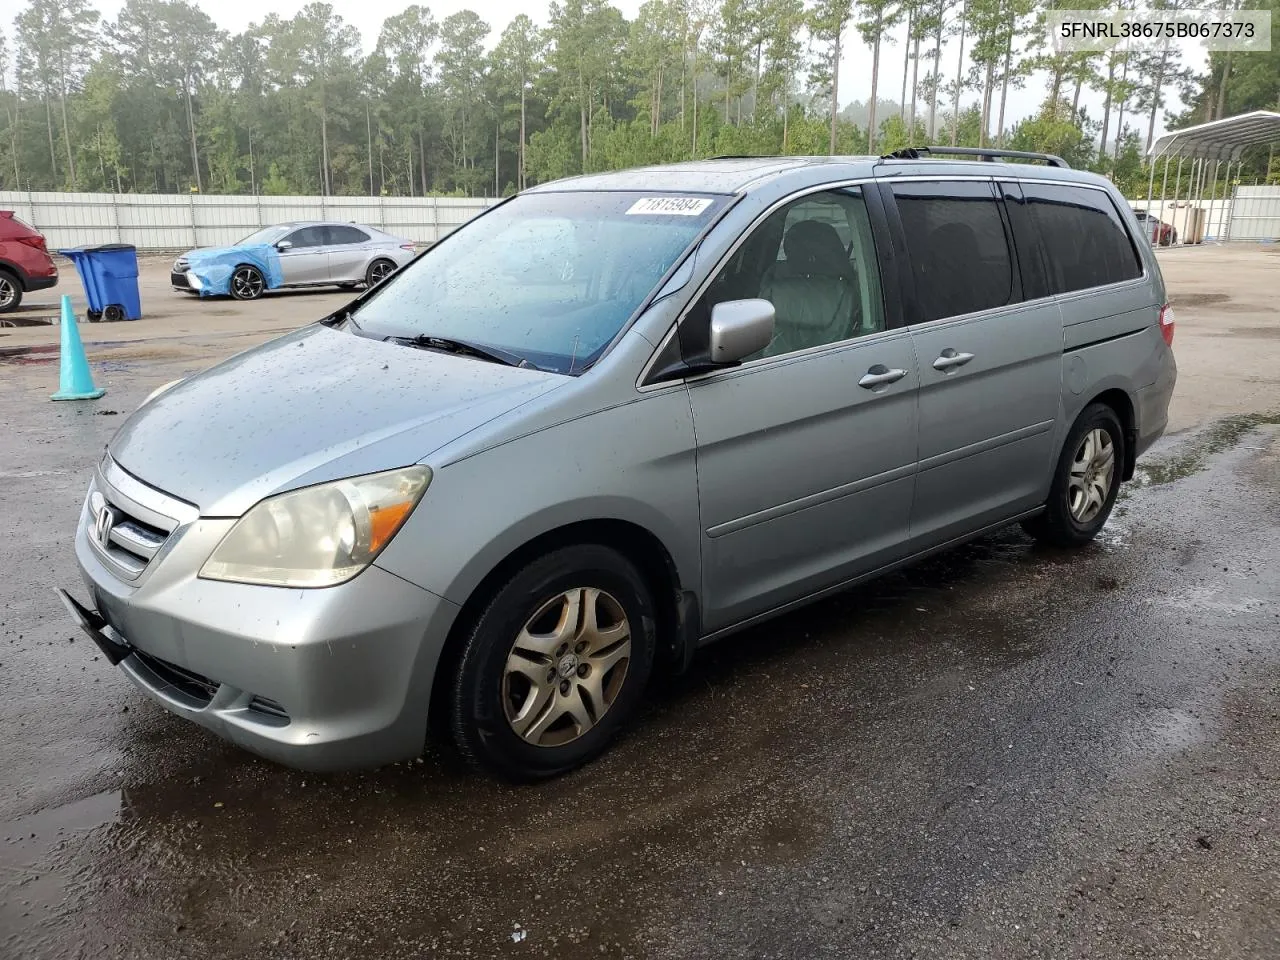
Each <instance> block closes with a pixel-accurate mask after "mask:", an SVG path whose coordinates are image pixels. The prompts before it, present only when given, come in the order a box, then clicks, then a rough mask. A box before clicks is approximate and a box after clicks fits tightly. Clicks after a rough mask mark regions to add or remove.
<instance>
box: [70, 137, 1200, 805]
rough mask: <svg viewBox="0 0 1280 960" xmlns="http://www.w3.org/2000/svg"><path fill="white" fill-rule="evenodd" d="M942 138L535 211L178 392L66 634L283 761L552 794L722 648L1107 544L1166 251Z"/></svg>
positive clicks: (85, 554)
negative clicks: (460, 773)
mask: <svg viewBox="0 0 1280 960" xmlns="http://www.w3.org/2000/svg"><path fill="white" fill-rule="evenodd" d="M944 152H945V153H948V154H955V153H959V152H960V151H953V150H952V151H941V150H938V149H935V150H933V151H932V152H927V151H919V152H917V151H906V152H903V153H900V154H897V155H893V156H890V157H883V158H875V157H865V158H856V157H855V158H763V159H724V160H711V161H702V162H692V163H686V164H679V165H675V166H666V167H655V168H650V169H638V170H628V171H623V172H618V173H609V174H600V175H589V176H583V177H578V178H575V179H570V180H563V181H559V182H556V183H550V184H546V185H543V186H539V187H535V188H533V189H530V190H527V191H525V192H523V193H521V194H519V195H517V196H515V197H513V198H511V199H509V200H507V201H505V202H503V203H501V204H499V205H498V206H496V207H494V208H493V209H491V210H490V211H488V212H486V213H484V214H483V215H481V216H479V217H477V218H476V219H474V220H472V221H471V222H470V223H468V224H467V225H465V226H464V227H462V228H461V229H459V230H457V231H456V232H455V233H453V234H451V235H450V236H449V237H448V238H447V239H446V240H445V241H443V242H441V243H439V244H437V245H436V246H434V247H433V248H431V249H430V250H428V251H427V252H426V253H425V254H424V255H422V256H420V257H419V258H418V259H417V260H416V261H414V262H413V263H411V264H409V265H408V266H407V267H405V268H403V269H402V270H401V271H399V272H398V273H397V274H396V275H394V276H393V277H392V278H391V279H390V280H388V281H387V282H386V283H384V284H381V285H379V286H377V287H375V288H374V289H372V290H369V291H368V292H366V293H365V294H364V295H362V296H360V297H359V298H357V299H356V300H354V301H353V302H352V303H351V304H350V305H349V306H348V307H346V308H344V309H342V310H341V311H339V312H337V313H335V314H333V315H332V316H329V317H326V318H324V319H323V320H320V321H319V322H317V323H314V324H312V325H309V326H307V327H304V328H302V329H300V330H297V331H295V332H293V333H291V334H288V335H286V336H283V337H280V338H279V339H276V340H273V341H271V342H269V343H266V344H263V345H262V346H259V347H257V348H255V349H252V350H249V351H248V352H245V353H242V354H240V355H238V356H235V357H232V358H231V359H229V360H226V361H225V362H223V363H220V364H218V365H217V366H215V367H213V368H212V369H209V370H207V371H205V372H203V373H200V374H198V375H196V376H193V377H191V378H189V379H187V380H184V381H182V382H180V383H178V384H177V385H171V386H170V387H169V388H168V389H162V390H161V391H159V392H158V393H157V394H153V395H152V397H150V398H148V400H147V402H146V403H144V404H143V405H142V406H141V408H139V409H138V410H137V411H136V412H135V413H134V414H133V415H132V416H130V417H129V418H128V419H127V420H126V421H125V422H124V424H123V425H122V427H121V428H120V430H119V432H118V433H117V434H116V436H115V437H114V438H113V439H112V440H111V442H110V443H109V444H108V445H107V448H106V450H105V451H104V452H103V454H102V457H101V460H100V462H99V463H98V464H97V467H96V469H95V471H94V473H93V476H92V479H91V480H90V484H89V490H88V493H87V496H86V498H85V502H84V509H83V512H82V515H81V518H80V523H79V527H78V529H77V531H76V535H75V551H76V557H77V560H78V562H79V566H80V568H81V570H82V571H83V578H84V589H85V592H83V593H80V592H79V591H76V593H77V594H79V598H75V597H73V596H72V594H71V593H69V592H67V591H63V592H62V596H63V599H64V601H65V602H66V604H67V607H68V609H69V610H70V611H71V613H72V614H73V616H75V617H76V619H77V620H78V622H79V623H80V625H81V626H82V627H83V628H84V629H85V630H86V631H87V632H88V633H89V634H90V635H91V636H92V637H93V638H94V639H95V641H96V642H97V644H98V646H99V647H101V649H102V650H103V651H104V652H105V653H106V656H107V658H108V659H109V660H110V661H111V662H112V663H115V664H117V665H118V666H119V667H120V668H121V669H123V670H124V672H125V673H126V674H127V675H128V676H129V678H130V679H131V680H133V681H134V683H136V684H137V685H138V686H139V687H141V688H142V689H143V690H144V691H145V692H146V693H147V694H149V695H150V696H151V697H152V698H153V699H154V700H156V701H157V702H158V703H160V704H161V705H162V706H163V707H165V708H166V709H168V710H170V711H172V712H173V713H176V714H179V715H180V716H183V717H187V718H188V719H190V720H193V721H194V722H196V723H198V724H200V725H201V726H204V727H207V728H208V729H210V730H212V731H214V732H216V733H218V734H219V735H221V736H223V737H226V738H227V739H229V740H232V741H234V742H236V743H238V744H241V745H242V746H244V747H246V748H248V749H250V750H253V751H256V752H257V753H259V754H262V755H264V756H266V757H270V758H273V759H275V760H278V761H281V762H283V763H286V764H290V765H293V766H297V767H301V768H308V769H336V768H347V767H367V766H374V765H378V764H384V763H387V762H389V761H394V760H399V759H405V758H411V757H416V756H418V755H419V754H420V752H421V751H422V749H423V746H424V742H425V738H426V737H427V735H428V728H429V727H431V728H432V729H434V730H438V731H441V732H443V733H446V734H447V735H448V736H450V737H451V738H452V740H453V741H454V742H455V743H456V744H457V747H458V748H459V750H460V751H461V753H462V754H463V755H464V756H466V757H467V758H468V759H469V760H470V761H472V762H473V763H474V764H476V765H477V766H479V767H480V768H482V769H484V770H487V771H489V772H491V773H493V774H496V775H499V776H502V777H506V778H509V779H512V780H531V779H537V778H540V777H546V776H550V775H553V774H556V773H559V772H562V771H565V770H568V769H570V768H573V767H576V766H578V765H579V764H582V763H583V762H585V761H586V760H588V759H589V758H591V757H592V756H594V755H596V754H598V753H599V752H600V751H601V750H602V749H604V747H605V746H606V744H607V743H608V741H609V739H610V738H611V737H612V736H613V735H614V734H615V733H616V732H617V730H618V729H619V728H620V727H621V726H622V725H623V724H624V723H625V722H626V721H627V719H628V718H629V717H630V716H632V715H633V714H634V712H635V710H636V707H637V704H638V702H639V701H640V699H641V697H642V696H643V694H644V690H645V686H646V684H648V683H649V682H650V680H651V679H652V678H653V677H654V676H661V675H667V676H669V675H670V674H671V672H673V671H679V670H680V669H682V668H683V667H684V666H686V665H687V663H688V662H689V660H690V658H691V657H692V656H693V654H694V652H695V650H696V649H697V648H698V647H700V646H702V645H703V644H705V643H708V642H710V641H712V640H717V639H720V638H723V637H726V636H728V635H730V634H732V633H734V632H735V631H738V630H741V629H742V628H744V627H746V626H748V625H751V624H756V623H759V622H761V621H762V620H765V619H766V618H769V617H773V616H776V615H778V614H780V613H783V612H784V611H787V610H790V609H793V608H795V607H797V606H798V605H800V604H804V603H807V602H809V601H812V600H815V599H817V598H819V597H822V596H824V595H827V594H829V593H831V592H833V591H836V590H840V589H842V588H844V587H847V586H848V585H850V584H852V583H855V582H857V581H860V580H863V579H866V578H868V577H871V576H875V575H876V574H879V573H882V572H884V571H886V570H889V569H891V568H894V567H897V566H900V565H902V564H905V563H909V562H911V561H913V560H916V559H918V558H920V557H922V556H924V555H926V554H929V553H932V552H934V551H937V550H941V549H944V548H946V547H949V546H951V545H953V544H956V543H958V542H961V541H963V540H967V539H969V538H972V537H976V536H979V535H981V534H983V533H985V532H987V531H991V530H995V529H997V528H999V527H1001V526H1003V525H1006V524H1009V523H1013V522H1021V523H1022V524H1023V526H1024V527H1025V528H1026V530H1027V531H1028V532H1029V533H1030V534H1031V535H1032V536H1033V537H1035V538H1037V539H1039V540H1042V541H1045V542H1047V543H1051V544H1055V545H1058V546H1061V547H1072V546H1076V545H1080V544H1084V543H1087V542H1088V541H1089V540H1091V539H1092V538H1093V537H1094V536H1095V535H1096V534H1097V533H1098V531H1099V529H1100V528H1101V527H1102V525H1103V524H1104V523H1106V521H1107V517H1108V515H1109V514H1110V512H1111V508H1112V505H1113V504H1114V502H1115V499H1116V494H1117V490H1118V489H1119V486H1120V484H1121V483H1122V482H1123V481H1125V480H1128V479H1129V478H1130V477H1132V475H1133V471H1134V460H1135V458H1136V457H1138V456H1139V455H1141V454H1142V452H1143V451H1144V450H1146V449H1147V447H1148V446H1150V444H1151V443H1152V442H1153V441H1154V440H1155V439H1156V438H1157V437H1158V436H1159V435H1160V433H1161V432H1162V430H1163V429H1164V427H1165V423H1166V411H1167V407H1168V404H1169V398H1170V394H1171V392H1172V390H1173V386H1174V379H1175V374H1176V371H1175V366H1174V360H1173V354H1172V351H1171V343H1172V339H1173V314H1172V312H1171V311H1170V309H1169V306H1168V304H1167V302H1166V297H1165V288H1164V283H1163V281H1162V280H1161V277H1160V271H1159V268H1158V267H1157V265H1156V261H1155V258H1154V255H1153V252H1152V249H1151V245H1150V244H1149V243H1147V242H1146V241H1145V240H1144V239H1143V236H1142V233H1141V231H1140V229H1139V227H1138V224H1137V223H1136V222H1135V220H1134V219H1133V214H1132V211H1131V210H1130V209H1129V206H1128V204H1127V203H1126V202H1125V201H1124V199H1123V197H1121V196H1120V194H1119V193H1117V192H1116V190H1115V188H1114V187H1113V186H1112V185H1111V184H1110V183H1108V182H1107V181H1106V180H1104V179H1101V178H1099V177H1097V176H1093V175H1090V174H1087V173H1080V172H1076V171H1073V170H1071V169H1068V168H1067V167H1066V165H1065V164H1063V163H1062V162H1061V161H1060V160H1058V159H1057V158H1055V157H1049V156H1040V155H1016V156H1015V155H1011V154H1008V153H1007V152H1006V153H992V152H989V151H988V152H984V153H981V154H978V155H977V156H976V157H974V158H971V159H967V160H966V159H944V158H943V156H942V154H943V153H944ZM974 153H976V151H974ZM1011 158H1012V159H1017V160H1031V161H1038V162H1009V161H1010V159H1011Z"/></svg>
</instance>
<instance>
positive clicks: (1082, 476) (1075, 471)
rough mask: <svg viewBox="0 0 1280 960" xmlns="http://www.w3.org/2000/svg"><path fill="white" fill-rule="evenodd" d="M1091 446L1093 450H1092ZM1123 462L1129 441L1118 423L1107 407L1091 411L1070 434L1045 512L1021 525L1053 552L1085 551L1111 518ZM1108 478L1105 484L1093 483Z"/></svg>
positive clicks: (1088, 409) (1096, 405)
mask: <svg viewBox="0 0 1280 960" xmlns="http://www.w3.org/2000/svg"><path fill="white" fill-rule="evenodd" d="M1103 438H1105V439H1103ZM1089 443H1092V444H1093V447H1092V450H1090V448H1089ZM1108 448H1109V452H1108ZM1124 462H1125V437H1124V428H1123V427H1122V426H1121V424H1120V418H1119V417H1117V416H1116V412H1115V411H1114V410H1112V409H1111V408H1110V407H1109V406H1107V405H1106V404H1105V403H1094V404H1091V405H1089V406H1088V407H1086V408H1085V410H1084V412H1083V413H1081V414H1080V416H1079V417H1077V418H1076V422H1075V424H1074V425H1073V426H1072V427H1071V432H1070V433H1069V434H1067V442H1066V443H1065V444H1063V446H1062V453H1061V455H1059V457H1058V464H1057V467H1056V468H1055V469H1054V474H1053V485H1052V486H1051V487H1050V489H1049V499H1048V500H1047V501H1046V503H1045V509H1044V512H1043V513H1041V514H1039V515H1037V516H1035V517H1032V518H1030V519H1029V520H1025V521H1023V524H1022V526H1023V528H1024V529H1025V530H1026V531H1027V533H1029V534H1031V536H1033V537H1035V539H1036V540H1038V541H1040V542H1041V543H1044V544H1048V545H1050V546H1054V547H1080V546H1084V545H1085V544H1086V543H1088V542H1089V541H1091V540H1092V539H1093V538H1094V537H1096V536H1097V535H1098V531H1100V530H1101V529H1102V528H1103V526H1104V525H1105V524H1106V522H1107V518H1108V517H1110V516H1111V508H1112V507H1114V506H1115V502H1116V495H1117V494H1118V493H1119V491H1120V482H1121V481H1120V475H1121V471H1122V469H1123V465H1124ZM1106 464H1109V466H1104V465H1106ZM1104 478H1105V484H1103V483H1100V482H1095V481H1101V480H1103V479H1104ZM1103 486H1105V491H1104V490H1103Z"/></svg>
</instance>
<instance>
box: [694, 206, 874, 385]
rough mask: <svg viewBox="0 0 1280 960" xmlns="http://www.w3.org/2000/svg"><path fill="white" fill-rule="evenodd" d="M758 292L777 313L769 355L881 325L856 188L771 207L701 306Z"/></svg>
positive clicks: (867, 230) (863, 215)
mask: <svg viewBox="0 0 1280 960" xmlns="http://www.w3.org/2000/svg"><path fill="white" fill-rule="evenodd" d="M754 297H760V298H762V299H765V300H768V301H770V302H771V303H772V304H773V307H774V310H775V312H776V315H777V320H776V323H775V326H774V333H773V340H772V341H771V342H770V343H769V345H768V346H767V347H765V348H764V350H762V351H761V352H760V353H758V354H756V355H755V356H752V357H748V358H747V359H748V360H754V359H757V358H759V357H776V356H782V355H784V354H788V353H794V352H796V351H798V350H807V349H810V348H813V347H819V346H824V345H826V344H830V343H839V342H841V341H844V340H849V339H852V338H854V337H860V336H866V335H867V334H870V333H878V332H880V331H881V330H884V328H885V320H884V301H883V300H882V298H881V295H880V274H879V269H878V265H877V260H876V256H875V248H874V246H873V244H872V238H871V221H870V218H869V217H868V214H867V207H866V201H865V200H864V198H863V195H862V190H861V188H859V187H851V188H846V189H842V190H831V191H824V192H822V193H815V194H809V195H808V196H806V197H803V198H801V199H799V200H796V201H794V202H793V203H790V204H788V205H786V206H784V207H782V208H781V209H779V210H777V211H775V212H774V213H773V214H772V215H770V216H769V218H768V219H767V220H765V221H764V222H763V223H762V224H760V225H759V226H758V227H756V229H755V230H754V232H753V233H752V234H751V236H749V237H748V238H747V240H746V242H744V243H743V244H742V245H741V246H740V247H739V248H738V250H737V251H736V252H735V253H734V254H733V256H732V257H731V258H730V260H729V262H728V263H727V264H726V265H725V266H724V268H723V269H722V270H721V271H720V273H719V274H718V275H717V276H716V278H715V280H713V281H712V284H711V286H710V288H709V289H708V291H707V293H706V294H705V299H706V302H705V307H706V310H707V312H708V314H709V312H710V309H711V308H712V307H713V306H715V304H717V303H723V302H725V301H728V300H742V299H748V298H754Z"/></svg>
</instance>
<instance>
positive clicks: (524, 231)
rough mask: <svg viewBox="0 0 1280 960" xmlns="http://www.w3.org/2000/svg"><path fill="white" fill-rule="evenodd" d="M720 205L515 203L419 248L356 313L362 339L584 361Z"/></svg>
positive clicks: (552, 362) (568, 363)
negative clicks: (422, 340)
mask: <svg viewBox="0 0 1280 960" xmlns="http://www.w3.org/2000/svg"><path fill="white" fill-rule="evenodd" d="M725 200H726V198H724V197H711V196H701V197H700V196H689V195H679V196H677V195H673V194H666V195H660V194H654V193H648V194H642V193H630V192H627V193H622V192H611V193H597V192H585V191H584V192H581V193H578V192H573V193H534V194H526V195H524V196H519V197H516V198H515V199H514V200H511V201H509V202H508V203H505V204H503V205H502V206H501V207H498V208H497V209H496V210H494V211H492V212H491V213H487V214H485V215H484V216H482V217H480V218H478V219H477V220H475V221H474V222H472V223H469V224H467V225H466V226H465V227H463V228H462V229H461V230H460V231H459V232H457V233H456V234H455V235H453V236H451V237H449V239H448V241H447V242H445V243H442V244H440V245H439V246H437V247H435V248H433V249H430V250H428V251H427V252H426V253H425V254H423V255H422V256H420V257H419V258H418V259H417V260H416V261H415V262H414V263H413V264H412V265H411V266H409V267H408V268H406V269H405V270H404V271H402V272H401V273H400V274H399V275H398V276H396V277H395V278H394V279H393V280H392V281H390V282H388V283H387V284H386V285H385V286H384V287H383V288H382V289H381V290H379V291H378V293H377V294H376V295H375V296H374V297H373V298H372V299H370V300H368V301H367V302H365V303H364V304H363V305H362V306H361V307H360V308H359V309H358V310H356V311H355V313H354V318H355V325H356V326H357V327H358V328H359V330H360V332H362V333H364V334H365V335H368V336H381V337H390V336H394V337H424V336H430V337H438V338H448V339H454V340H461V341H464V342H468V343H472V344H476V345H479V346H486V347H494V348H498V349H500V350H504V351H506V352H508V353H511V354H515V355H516V356H518V357H520V358H522V359H525V360H527V361H528V362H529V363H531V364H532V365H534V366H536V367H539V368H541V369H543V370H553V371H556V372H560V373H575V372H580V371H581V370H583V369H584V368H585V367H586V366H587V365H589V364H590V363H591V362H593V361H594V360H595V359H596V358H597V357H598V356H599V355H600V354H601V353H602V352H603V351H604V348H605V347H606V346H608V344H609V343H610V341H611V340H612V339H613V338H614V336H615V335H616V334H617V333H618V331H619V330H621V329H622V326H623V324H625V323H626V322H627V320H628V319H629V318H630V317H631V315H632V314H633V313H634V312H635V311H636V308H637V307H639V306H640V304H641V303H642V302H643V301H644V299H645V297H646V296H648V294H649V293H650V291H652V290H653V288H654V286H655V285H656V284H657V283H658V281H659V280H661V279H662V277H663V275H664V274H665V273H666V272H667V271H668V270H669V269H670V268H671V266H672V265H673V264H674V263H675V262H676V260H677V259H678V258H679V257H680V255H681V254H682V253H683V252H684V251H685V250H686V249H687V248H688V247H689V245H690V244H691V243H692V242H693V241H694V240H695V239H696V238H697V237H698V235H699V233H700V232H701V231H702V230H703V228H704V227H706V225H707V224H708V223H709V222H710V221H711V219H712V217H714V216H715V214H716V212H717V211H718V210H719V209H720V208H721V206H723V204H724V203H725Z"/></svg>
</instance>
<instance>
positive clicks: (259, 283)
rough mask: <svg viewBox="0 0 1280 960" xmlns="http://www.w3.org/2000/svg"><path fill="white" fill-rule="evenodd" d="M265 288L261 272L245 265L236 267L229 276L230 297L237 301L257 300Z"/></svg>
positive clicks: (265, 284)
mask: <svg viewBox="0 0 1280 960" xmlns="http://www.w3.org/2000/svg"><path fill="white" fill-rule="evenodd" d="M266 287H267V283H266V281H265V280H263V279H262V271H260V270H259V269H258V268H257V267H252V266H250V265H249V264H247V263H246V264H241V265H240V266H238V267H236V268H235V270H234V271H233V272H232V274H231V296H233V297H235V298H236V299H237V300H257V299H258V298H259V297H260V296H262V291H263V290H265V289H266Z"/></svg>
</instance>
